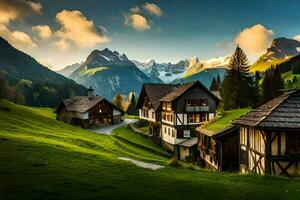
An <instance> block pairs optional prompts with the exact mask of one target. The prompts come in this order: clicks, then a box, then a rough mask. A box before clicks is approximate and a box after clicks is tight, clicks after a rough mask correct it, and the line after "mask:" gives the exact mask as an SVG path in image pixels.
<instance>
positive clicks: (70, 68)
mask: <svg viewBox="0 0 300 200" xmlns="http://www.w3.org/2000/svg"><path fill="white" fill-rule="evenodd" d="M81 64H82V63H81ZM81 64H80V63H75V64H72V65H68V66H66V67H64V68H63V69H61V70H59V71H57V73H59V74H61V75H63V76H65V77H68V76H70V75H71V74H72V73H73V72H74V71H76V70H77V69H78V68H79V67H80V66H81Z"/></svg>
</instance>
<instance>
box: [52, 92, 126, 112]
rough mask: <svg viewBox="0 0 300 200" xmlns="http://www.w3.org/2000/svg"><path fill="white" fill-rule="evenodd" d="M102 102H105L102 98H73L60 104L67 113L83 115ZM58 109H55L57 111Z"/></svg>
mask: <svg viewBox="0 0 300 200" xmlns="http://www.w3.org/2000/svg"><path fill="white" fill-rule="evenodd" d="M102 100H105V101H107V100H106V99H105V98H104V97H100V96H95V97H92V98H89V97H88V96H75V97H72V98H69V99H64V100H62V103H61V104H63V105H65V106H66V109H67V111H71V112H80V113H85V112H87V111H89V110H90V109H91V108H93V107H94V106H95V105H96V104H97V103H99V102H100V101H102ZM107 102H108V103H109V104H111V105H112V106H113V107H114V108H116V109H118V110H120V111H121V112H122V113H124V112H123V111H122V110H121V109H119V108H117V107H116V106H115V105H113V104H112V103H110V102H109V101H107ZM59 107H60V106H59ZM59 107H58V108H57V109H59Z"/></svg>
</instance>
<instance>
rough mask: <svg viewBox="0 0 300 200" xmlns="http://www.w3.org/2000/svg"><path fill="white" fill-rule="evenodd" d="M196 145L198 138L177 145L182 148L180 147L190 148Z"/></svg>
mask: <svg viewBox="0 0 300 200" xmlns="http://www.w3.org/2000/svg"><path fill="white" fill-rule="evenodd" d="M197 143H198V138H196V137H193V138H190V139H188V140H185V141H184V142H181V143H179V144H178V145H179V146H182V147H192V146H194V145H196V144H197Z"/></svg>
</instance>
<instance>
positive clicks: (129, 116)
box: [124, 114, 139, 119]
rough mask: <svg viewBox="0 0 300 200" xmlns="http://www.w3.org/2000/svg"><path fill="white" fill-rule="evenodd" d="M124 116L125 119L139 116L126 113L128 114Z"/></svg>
mask: <svg viewBox="0 0 300 200" xmlns="http://www.w3.org/2000/svg"><path fill="white" fill-rule="evenodd" d="M124 117H125V118H127V119H138V118H139V116H136V115H128V114H125V115H124Z"/></svg>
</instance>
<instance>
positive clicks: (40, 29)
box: [32, 25, 52, 40]
mask: <svg viewBox="0 0 300 200" xmlns="http://www.w3.org/2000/svg"><path fill="white" fill-rule="evenodd" d="M32 30H33V31H36V32H37V33H38V34H39V36H40V37H41V38H42V39H44V40H46V39H49V38H50V37H51V35H52V30H51V28H50V27H49V26H47V25H43V26H42V25H38V26H34V27H32Z"/></svg>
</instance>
